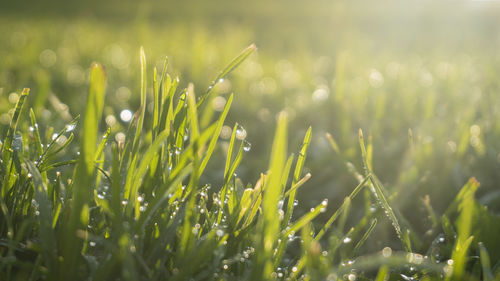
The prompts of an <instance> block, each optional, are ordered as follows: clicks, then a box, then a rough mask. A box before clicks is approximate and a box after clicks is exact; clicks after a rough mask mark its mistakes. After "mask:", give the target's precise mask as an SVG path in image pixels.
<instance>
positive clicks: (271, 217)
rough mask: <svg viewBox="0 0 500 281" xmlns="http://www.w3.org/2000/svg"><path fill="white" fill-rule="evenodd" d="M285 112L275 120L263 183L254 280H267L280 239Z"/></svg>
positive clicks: (285, 147) (285, 133)
mask: <svg viewBox="0 0 500 281" xmlns="http://www.w3.org/2000/svg"><path fill="white" fill-rule="evenodd" d="M287 120H288V118H287V115H286V113H285V112H281V113H280V115H279V117H278V125H277V127H276V133H275V137H274V141H273V145H272V149H271V159H270V164H269V172H268V173H269V174H268V176H267V179H266V181H265V186H264V195H263V198H262V219H261V221H260V231H261V233H262V239H261V241H260V244H259V253H258V255H257V256H256V266H255V267H254V269H253V272H252V278H253V279H261V280H262V278H267V277H268V276H270V275H271V273H272V271H273V260H272V257H273V249H274V247H275V246H276V241H277V239H278V237H279V235H278V234H279V228H280V225H279V223H277V222H278V221H279V215H278V212H277V211H278V210H277V209H278V206H277V205H278V201H279V200H280V192H281V187H280V182H281V177H282V174H283V169H284V166H285V161H286V151H287V147H288V145H287V123H288V121H287Z"/></svg>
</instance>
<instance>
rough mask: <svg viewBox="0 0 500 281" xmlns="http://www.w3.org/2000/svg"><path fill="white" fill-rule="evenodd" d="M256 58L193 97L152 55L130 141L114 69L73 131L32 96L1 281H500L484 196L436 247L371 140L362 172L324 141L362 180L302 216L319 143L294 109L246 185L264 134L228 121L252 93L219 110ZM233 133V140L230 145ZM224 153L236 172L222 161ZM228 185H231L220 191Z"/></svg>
mask: <svg viewBox="0 0 500 281" xmlns="http://www.w3.org/2000/svg"><path fill="white" fill-rule="evenodd" d="M255 50H256V47H255V46H254V45H251V46H249V47H248V48H246V49H245V50H243V51H242V53H241V54H240V55H238V56H237V57H236V58H235V59H233V60H232V61H231V62H230V63H229V64H228V65H227V66H226V67H224V68H222V71H220V72H219V74H218V75H217V76H215V77H216V78H215V79H214V80H213V82H211V83H206V84H207V85H209V86H208V88H205V89H206V90H205V89H204V88H202V87H197V86H195V85H194V84H191V83H189V84H187V86H186V87H185V88H182V87H180V86H179V85H180V83H179V81H180V80H179V78H177V77H175V76H172V75H171V74H170V73H171V72H170V67H169V65H168V60H167V59H165V60H163V62H164V63H163V64H162V65H163V67H162V68H161V69H157V68H156V67H149V66H148V64H147V59H146V54H145V52H144V50H143V49H142V48H141V51H140V71H139V72H140V87H139V88H140V98H139V99H140V102H139V104H138V107H137V108H136V109H135V110H136V111H135V114H133V117H132V119H131V120H130V122H129V123H128V128H126V130H125V131H124V132H116V131H113V130H112V129H111V128H107V127H106V126H105V125H104V124H107V123H106V122H103V121H102V119H103V116H104V111H105V108H106V103H105V101H106V98H105V96H106V93H107V92H108V89H107V84H108V81H107V80H108V77H107V74H106V71H105V70H104V67H103V66H102V65H100V64H97V63H94V64H92V65H91V67H90V73H89V85H88V94H87V95H86V105H85V110H84V112H83V116H82V117H81V118H79V117H78V116H71V115H70V117H71V118H70V120H69V121H68V122H67V123H66V124H64V122H62V123H61V122H59V123H57V124H61V125H52V124H48V123H43V122H40V121H37V120H38V119H39V116H38V113H37V111H38V112H39V113H40V114H43V110H39V109H38V110H37V109H36V108H28V106H29V105H30V102H28V101H29V100H33V96H34V94H33V93H31V94H30V91H29V89H25V90H23V91H22V93H21V94H20V95H19V96H18V99H17V101H16V104H15V107H14V108H13V111H12V112H11V113H12V114H11V115H9V117H10V118H9V119H10V123H9V125H8V126H6V130H5V132H6V133H5V134H3V135H2V142H1V153H2V155H1V163H0V164H1V165H0V177H1V179H2V186H1V190H0V192H1V198H0V199H1V201H0V207H1V213H0V218H1V219H0V255H1V257H0V258H1V263H0V277H1V278H0V279H2V280H40V279H46V280H69V279H78V280H89V279H90V280H296V279H298V280H351V281H352V280H372V279H376V280H401V279H403V280H496V279H498V278H500V269H499V263H498V260H499V259H498V249H499V248H500V244H499V243H498V241H497V239H496V235H497V234H498V233H500V219H499V218H498V217H497V216H495V215H493V214H492V213H491V212H490V211H489V210H488V209H487V208H486V207H485V206H483V205H481V204H480V203H479V202H478V201H477V200H476V199H475V192H476V190H477V188H478V187H479V182H478V181H477V180H476V179H474V178H471V179H470V180H469V181H468V182H467V183H466V184H465V185H464V186H463V187H462V188H461V190H460V192H458V194H457V195H456V198H455V199H454V200H453V201H452V202H451V204H449V205H448V206H446V211H445V212H443V213H442V214H441V213H438V212H436V211H434V208H433V206H432V204H431V202H430V199H429V197H427V198H426V199H424V200H423V203H422V204H423V205H425V207H426V209H425V212H426V217H429V218H432V220H431V221H432V224H431V225H430V226H429V227H428V228H427V230H426V232H425V233H422V231H421V230H419V229H418V230H416V229H414V228H415V224H416V223H415V220H411V221H409V220H408V219H407V218H406V215H405V214H404V213H403V212H402V211H401V208H402V207H403V206H401V205H398V204H396V203H397V202H398V199H397V196H401V195H399V193H398V190H396V191H395V190H389V189H388V188H386V187H385V186H384V184H383V182H382V181H381V180H380V179H379V178H378V177H377V170H376V169H374V163H373V161H374V160H373V159H374V155H373V154H374V151H376V148H374V146H373V143H372V139H371V138H367V139H366V138H365V137H364V135H363V132H362V131H361V130H360V131H359V149H358V151H359V153H355V154H357V155H358V156H359V159H358V162H355V163H351V162H349V160H347V159H348V158H349V157H350V156H349V154H352V152H346V151H345V150H344V149H342V142H338V141H336V140H335V139H334V137H333V136H332V135H331V134H328V135H327V136H323V135H321V136H319V137H320V138H323V139H324V140H325V141H326V140H329V143H330V145H331V150H330V152H331V154H329V156H328V157H329V158H331V159H332V160H331V161H334V160H333V159H337V160H339V159H340V161H341V162H342V165H344V167H345V171H346V172H345V173H346V174H347V175H348V176H349V177H351V178H352V179H353V180H354V182H355V184H354V185H353V186H352V187H350V188H349V189H350V194H349V195H348V196H346V197H345V198H344V199H343V200H340V202H341V203H340V204H330V205H329V204H328V202H329V201H328V200H327V199H326V198H325V199H324V200H323V199H322V200H320V202H319V203H318V204H316V205H315V206H313V207H312V208H310V210H308V211H305V212H304V211H303V209H300V204H298V203H297V201H296V199H297V198H298V197H297V192H300V191H301V190H302V189H304V188H308V189H313V188H314V186H307V185H309V183H308V180H309V179H310V178H314V176H313V177H311V173H309V172H308V171H306V170H305V163H306V161H307V159H308V157H309V151H310V149H311V143H312V142H311V140H312V139H313V137H314V136H313V131H312V129H311V128H309V129H307V128H304V129H305V130H304V132H305V133H304V135H303V136H302V138H303V139H302V138H301V140H300V143H301V145H300V146H299V149H297V150H296V151H293V149H292V151H290V146H289V145H288V142H289V140H290V134H289V132H290V112H287V111H282V112H281V113H279V114H278V115H277V118H276V120H274V119H273V120H274V123H275V125H273V126H274V128H275V129H274V137H273V136H271V135H270V136H266V135H263V136H261V137H262V138H269V142H270V143H271V147H270V153H269V154H268V155H266V161H267V162H268V164H267V165H266V166H263V167H261V174H260V177H258V179H257V180H256V181H255V182H252V183H244V182H243V181H242V180H241V179H240V178H239V177H238V176H237V174H236V171H237V170H239V169H241V168H242V167H244V166H245V165H246V163H247V162H246V157H247V154H248V153H250V152H251V151H252V150H251V145H250V143H249V141H248V140H247V139H246V134H249V135H252V134H258V132H252V131H251V130H248V131H245V132H244V130H245V129H243V128H242V127H241V126H240V125H238V124H237V123H231V122H229V121H228V116H230V115H231V112H232V111H231V110H230V108H231V106H232V105H233V100H237V99H238V93H236V95H234V96H233V94H229V95H228V96H227V99H225V103H224V104H223V106H222V107H221V108H220V110H219V111H215V110H214V107H213V106H212V104H211V103H210V102H209V101H213V100H214V99H215V98H216V97H217V96H219V95H220V93H219V92H217V91H216V89H217V87H219V86H220V84H222V83H224V82H225V81H226V80H225V79H227V78H228V77H227V76H228V75H229V74H230V73H231V72H232V71H233V70H234V69H235V68H236V67H237V66H238V65H239V64H241V63H242V62H243V61H244V60H245V59H247V58H248V57H249V56H251V54H252V53H254V51H255ZM148 89H151V90H152V95H148V94H147V91H148ZM151 97H152V100H151V101H149V100H148V99H150V98H151ZM31 104H32V103H31ZM149 104H151V105H152V106H151V110H148V105H149ZM66 112H67V111H66ZM68 114H69V113H68ZM227 124H229V126H231V127H233V129H232V130H230V133H229V136H228V141H222V140H221V138H220V136H221V135H222V134H223V132H222V131H223V130H224V127H225V126H227ZM311 125H312V126H313V127H314V125H315V124H311ZM292 129H293V127H292ZM55 132H58V133H55ZM243 132H244V133H243ZM412 134H413V133H412V132H411V131H410V138H409V140H410V146H411V149H412V150H413V152H412V153H416V152H414V150H419V149H426V147H425V146H422V145H419V144H418V143H417V144H416V145H415V146H413V145H414V142H416V141H415V140H414V139H413V135H412ZM292 136H295V134H292ZM295 141H297V142H298V141H299V140H295ZM339 143H340V145H339ZM221 148H223V149H221ZM221 152H225V153H226V154H225V161H224V160H223V159H222V158H221V157H218V158H217V157H213V156H214V155H216V154H221ZM330 152H329V153H330ZM221 160H222V161H221ZM356 163H358V164H356ZM208 165H212V166H215V167H220V169H216V168H213V167H211V168H210V169H207V167H208ZM324 169H329V168H328V167H324ZM214 171H220V175H218V176H219V177H220V178H221V179H222V181H215V182H208V183H205V182H206V180H202V178H203V177H207V176H213V175H207V173H211V174H213V173H215V172H214ZM314 172H315V171H314V170H313V171H312V173H314ZM306 186H307V187H306ZM399 192H404V191H399ZM410 196H411V195H410ZM431 199H432V198H431ZM338 201H339V200H337V202H338ZM298 205H299V206H298ZM423 220H424V219H422V221H423ZM417 222H418V221H417ZM422 224H424V223H422ZM377 231H382V232H384V231H385V232H387V233H389V236H392V237H394V238H395V239H388V240H386V241H384V240H380V239H379V237H380V236H376V232H377ZM376 241H378V242H376ZM395 241H396V242H397V244H395V243H394V242H395ZM373 243H378V244H376V245H375V246H374V245H373ZM370 244H372V245H370ZM374 247H375V248H378V250H375V251H373V250H371V249H373V248H374Z"/></svg>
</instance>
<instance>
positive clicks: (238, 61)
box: [198, 44, 257, 107]
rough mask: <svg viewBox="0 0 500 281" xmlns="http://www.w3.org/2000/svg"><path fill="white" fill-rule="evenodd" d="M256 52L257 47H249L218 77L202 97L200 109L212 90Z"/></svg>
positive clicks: (199, 102)
mask: <svg viewBox="0 0 500 281" xmlns="http://www.w3.org/2000/svg"><path fill="white" fill-rule="evenodd" d="M255 50H257V47H256V46H255V44H252V45H250V46H248V47H247V48H246V49H245V50H243V51H242V52H241V53H240V54H239V55H238V56H237V57H235V58H234V59H233V60H232V61H231V62H230V63H229V64H228V65H226V67H224V69H223V70H222V71H221V72H220V73H219V75H217V78H215V80H214V81H213V82H212V84H210V86H209V87H208V90H207V92H206V93H205V94H204V95H203V96H201V97H200V100H199V101H198V107H199V106H200V105H201V104H203V102H204V101H205V100H206V99H207V98H208V96H209V95H210V93H211V92H212V89H213V88H214V87H215V85H217V83H219V82H220V81H222V79H224V78H225V77H226V76H227V75H228V74H229V73H230V72H231V71H233V70H234V69H235V68H236V67H238V65H240V64H241V63H242V62H243V61H245V60H246V59H247V58H248V57H249V56H250V55H251V54H252V53H253V52H254V51H255Z"/></svg>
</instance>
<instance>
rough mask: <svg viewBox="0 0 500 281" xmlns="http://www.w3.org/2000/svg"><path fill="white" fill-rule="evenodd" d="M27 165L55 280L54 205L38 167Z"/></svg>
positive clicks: (46, 251) (28, 162)
mask: <svg viewBox="0 0 500 281" xmlns="http://www.w3.org/2000/svg"><path fill="white" fill-rule="evenodd" d="M25 163H26V164H27V166H28V170H29V171H30V173H31V175H32V178H33V184H34V187H35V200H36V202H37V203H38V206H39V207H38V212H39V215H38V216H37V219H38V223H39V227H40V240H41V241H40V242H41V243H40V244H41V246H42V249H43V253H44V260H45V261H46V262H47V265H48V271H49V274H50V276H51V278H55V275H56V270H55V269H56V261H57V259H56V256H57V243H56V237H55V233H54V231H53V228H52V203H51V201H50V199H49V197H48V196H47V187H46V186H45V184H44V182H43V179H42V176H41V175H40V172H39V171H38V169H37V167H36V165H35V164H33V162H31V161H28V160H27V161H26V162H25Z"/></svg>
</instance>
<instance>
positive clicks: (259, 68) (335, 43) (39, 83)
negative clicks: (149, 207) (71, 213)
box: [0, 0, 500, 235]
mask: <svg viewBox="0 0 500 281" xmlns="http://www.w3.org/2000/svg"><path fill="white" fill-rule="evenodd" d="M0 34H2V37H1V43H0V113H1V114H0V123H1V125H2V128H3V129H6V128H7V126H8V123H9V121H10V119H9V118H10V117H9V115H8V110H9V109H10V108H12V107H13V104H14V103H15V102H16V100H17V98H18V97H19V93H20V89H22V88H23V87H30V88H31V89H32V95H33V96H35V97H34V98H31V100H30V102H31V103H32V106H34V107H35V109H36V111H37V116H40V119H41V120H40V121H41V123H45V124H51V125H52V126H54V127H56V126H58V124H64V122H67V121H69V120H70V119H71V116H75V115H77V114H79V113H82V112H83V111H84V108H83V107H82V104H84V100H85V95H86V92H87V88H88V74H89V71H88V67H89V66H90V63H91V62H92V61H99V62H101V63H103V64H104V65H105V66H106V71H107V74H108V81H109V85H108V95H107V101H106V103H105V104H106V105H107V107H106V108H105V109H104V112H105V117H106V119H105V123H107V124H104V122H103V124H102V125H103V128H104V126H105V125H108V126H111V127H112V133H113V134H116V133H118V132H123V131H124V130H126V128H127V126H128V124H127V123H126V122H123V121H121V120H120V113H121V111H122V110H124V109H130V110H132V111H135V110H136V109H137V108H138V104H139V87H140V83H139V78H140V75H139V71H140V70H139V59H138V53H139V47H140V46H144V47H145V50H146V52H147V54H148V58H149V60H150V61H156V65H157V66H158V67H159V68H161V65H162V63H163V57H164V56H165V55H167V56H169V57H170V58H171V60H170V70H171V71H172V72H173V73H176V74H178V75H179V76H181V77H182V78H183V79H182V81H183V82H182V83H185V84H184V85H182V86H183V87H186V86H187V83H188V81H192V82H194V83H195V85H196V89H197V90H198V91H199V92H201V91H204V90H205V89H206V87H208V85H209V84H210V82H211V79H213V78H214V77H216V75H217V70H218V69H220V68H221V67H222V66H223V65H224V64H225V63H227V62H228V61H229V60H230V59H231V58H232V57H234V56H235V55H236V54H237V53H238V52H239V50H241V49H242V48H243V47H245V46H247V45H249V44H250V43H252V42H255V43H256V45H257V47H258V48H259V51H258V54H257V55H253V56H252V57H251V58H250V60H249V61H247V62H245V63H244V64H243V65H242V66H241V67H240V68H239V69H238V70H237V71H236V72H235V73H234V74H233V75H232V76H231V77H230V79H229V80H226V81H224V82H223V83H221V84H220V85H219V86H218V89H217V90H218V92H219V93H220V96H219V97H216V98H215V99H214V100H213V101H212V102H213V105H214V109H215V110H220V109H221V108H222V107H221V105H220V104H223V103H224V102H225V98H227V94H228V93H230V92H234V93H235V94H236V95H235V102H234V104H233V108H232V109H231V112H230V114H229V117H228V119H229V122H227V125H228V126H229V128H232V126H233V124H234V122H238V123H239V124H241V125H242V126H243V127H244V128H245V130H246V133H247V140H248V141H249V142H250V143H251V144H252V150H251V152H250V153H248V154H247V155H246V156H245V157H246V158H245V163H244V165H242V169H241V170H238V171H237V173H238V176H239V177H240V178H242V179H243V181H244V182H245V183H246V182H255V181H256V180H257V179H258V176H259V173H260V172H263V167H266V162H267V159H268V155H269V149H270V147H271V145H270V142H271V138H272V132H273V131H274V124H275V122H274V120H275V114H276V113H277V112H279V111H281V110H282V109H285V110H286V111H288V113H289V116H290V119H291V129H290V136H289V138H290V144H291V148H290V150H292V151H298V150H299V145H300V141H301V140H302V137H303V135H304V133H305V130H306V129H307V128H308V126H309V125H311V126H312V128H313V143H312V145H311V147H310V157H309V158H308V161H307V163H306V169H307V170H308V171H311V173H312V174H313V177H312V179H311V180H310V181H309V182H308V183H307V185H306V186H305V187H304V188H303V189H302V190H301V194H300V195H299V198H300V201H301V203H302V206H303V207H306V208H307V207H309V206H313V205H317V204H318V203H319V202H320V201H321V200H322V199H323V198H324V197H328V198H329V199H330V200H331V201H330V202H333V204H331V206H338V205H339V204H338V203H339V202H341V200H343V198H344V196H346V194H348V192H349V191H350V190H352V188H353V187H354V186H355V183H356V181H355V179H354V178H352V176H351V175H350V174H349V173H347V171H346V168H345V166H344V162H343V160H342V159H340V157H339V156H338V155H336V154H335V153H334V152H333V151H331V149H330V148H329V146H328V142H327V140H326V138H325V133H326V132H330V133H332V135H333V136H334V137H335V139H336V140H337V142H338V144H339V146H340V148H341V151H342V154H343V157H344V158H345V159H347V160H349V161H351V162H353V163H354V164H355V165H357V166H358V167H361V157H360V155H359V148H358V142H357V134H358V129H359V128H362V129H363V130H364V132H365V134H366V135H369V136H370V138H371V141H372V142H373V155H374V156H373V161H374V170H375V172H376V173H377V175H378V177H379V178H380V179H381V180H382V181H383V182H384V183H385V185H386V186H387V188H388V189H389V191H390V193H391V194H393V195H392V199H391V200H392V204H393V205H394V206H395V207H396V208H398V209H400V210H402V212H403V213H404V214H405V215H406V217H408V218H409V220H410V222H414V225H413V227H414V228H415V229H416V230H420V231H422V232H424V231H425V229H427V228H428V226H426V225H425V224H421V221H422V220H421V218H422V217H426V212H425V209H424V206H423V203H422V202H421V200H419V198H424V196H425V195H429V196H430V200H431V204H432V206H433V207H434V208H435V209H436V210H437V211H438V212H439V213H442V212H443V211H444V209H445V208H446V206H448V204H449V202H450V201H451V200H452V199H453V198H454V196H455V194H456V193H457V191H458V190H459V188H460V187H462V186H463V184H464V183H465V182H466V181H467V179H468V178H469V177H471V176H475V177H476V178H477V179H478V181H479V182H481V189H480V191H479V192H478V194H479V197H480V198H479V199H480V201H481V202H482V203H484V204H487V205H488V206H489V207H490V209H492V210H494V211H496V212H499V211H500V190H499V186H498V185H499V183H500V175H499V173H498V171H499V169H500V142H499V140H500V122H497V120H500V92H499V90H500V79H499V77H500V51H499V50H500V48H499V47H500V3H498V2H489V1H439V2H436V1H429V2H427V1H418V2H417V1H415V2H413V1H399V2H396V1H377V2H365V1H349V2H347V1H324V0H319V1H303V0H293V1H284V0H275V1H226V0H216V1H200V0H198V1H195V0H189V1H183V2H182V3H180V2H179V1H159V0H154V1H94V0H92V1H57V0H49V1H11V2H6V1H3V2H2V3H0ZM148 70H149V71H152V65H151V63H150V65H149V69H148ZM149 85H152V83H151V81H149ZM149 94H150V96H151V95H152V94H151V89H149ZM150 100H151V99H150ZM61 126H62V125H61ZM409 129H411V132H412V136H413V137H412V138H410V139H409V137H408V130H409ZM223 150H224V147H223V146H222V147H220V148H219V152H222V151H223ZM219 159H221V160H220V161H214V162H213V164H212V163H211V164H212V165H209V168H210V169H211V171H212V172H211V173H208V174H209V175H213V176H212V178H206V179H203V180H204V181H207V182H217V181H218V182H220V181H221V180H222V179H221V177H222V173H223V170H222V169H221V168H219V167H223V166H222V165H219V164H220V163H222V159H223V153H219ZM354 209H355V208H354ZM353 213H356V212H355V210H353ZM429 224H430V222H429ZM381 231H383V230H381ZM387 235H391V234H387Z"/></svg>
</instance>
